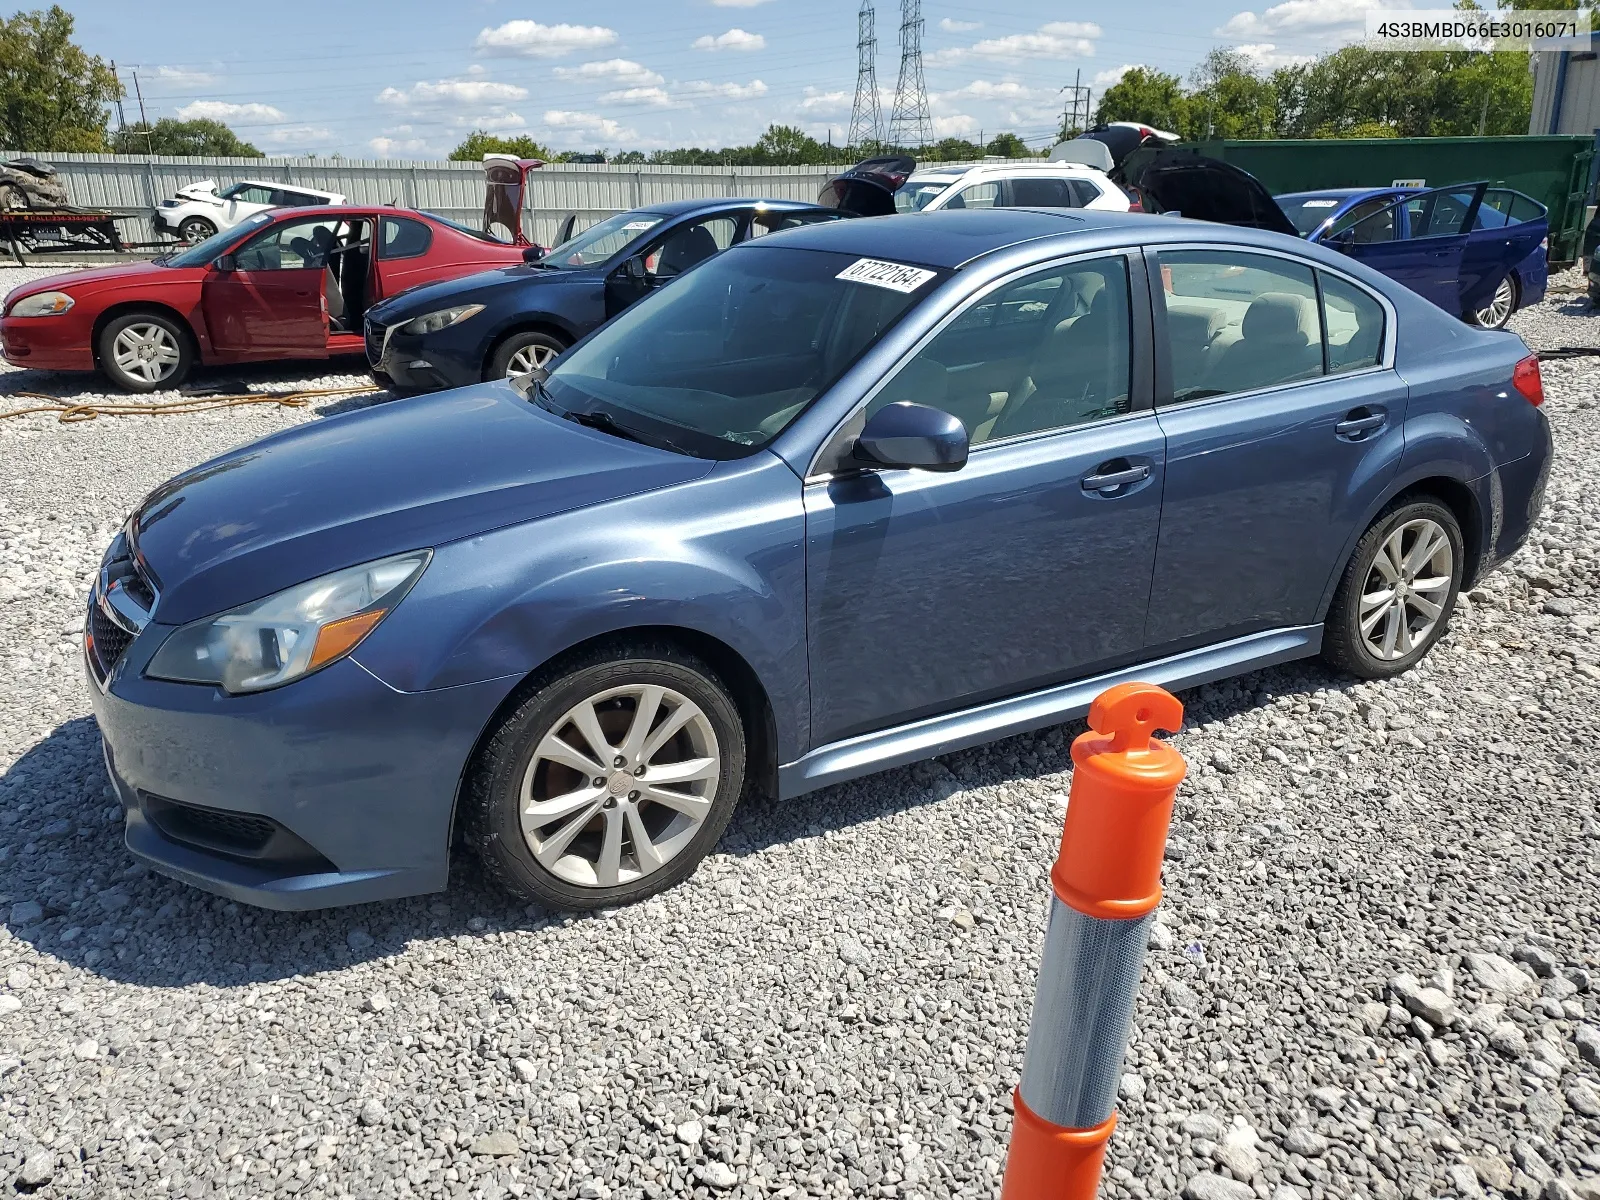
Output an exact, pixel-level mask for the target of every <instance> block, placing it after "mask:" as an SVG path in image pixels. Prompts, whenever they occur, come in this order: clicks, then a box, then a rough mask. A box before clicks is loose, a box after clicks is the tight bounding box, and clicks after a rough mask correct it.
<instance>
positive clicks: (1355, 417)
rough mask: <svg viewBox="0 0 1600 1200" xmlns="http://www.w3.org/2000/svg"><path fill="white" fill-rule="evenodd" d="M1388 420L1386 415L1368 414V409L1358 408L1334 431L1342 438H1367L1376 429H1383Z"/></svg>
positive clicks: (1335, 427)
mask: <svg viewBox="0 0 1600 1200" xmlns="http://www.w3.org/2000/svg"><path fill="white" fill-rule="evenodd" d="M1388 419H1389V417H1388V415H1387V414H1386V413H1381V412H1368V411H1367V410H1366V409H1363V408H1358V409H1356V410H1355V411H1354V412H1352V413H1351V414H1350V415H1349V416H1347V417H1345V419H1344V420H1342V421H1340V422H1339V423H1338V424H1337V425H1335V426H1334V427H1333V431H1334V433H1336V434H1338V435H1339V436H1340V437H1342V438H1360V437H1365V436H1366V435H1367V434H1369V433H1371V432H1372V431H1373V430H1374V429H1381V428H1382V427H1383V424H1384V422H1385V421H1387V420H1388Z"/></svg>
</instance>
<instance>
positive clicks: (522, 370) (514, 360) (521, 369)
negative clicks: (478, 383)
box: [483, 329, 567, 379]
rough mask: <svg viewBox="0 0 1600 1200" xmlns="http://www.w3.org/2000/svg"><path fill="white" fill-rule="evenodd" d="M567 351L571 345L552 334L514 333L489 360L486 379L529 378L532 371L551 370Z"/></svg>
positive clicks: (527, 331)
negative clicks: (557, 357)
mask: <svg viewBox="0 0 1600 1200" xmlns="http://www.w3.org/2000/svg"><path fill="white" fill-rule="evenodd" d="M566 348H567V344H566V343H565V342H563V341H562V340H561V339H560V338H558V337H555V336H554V335H552V334H548V333H540V332H539V331H537V330H533V329H527V330H524V331H522V332H521V333H513V334H512V335H511V336H510V337H508V338H506V340H505V341H503V342H501V343H500V344H499V345H498V346H496V347H495V349H494V353H493V354H491V355H490V356H489V366H488V368H487V369H486V370H485V371H484V373H483V377H484V378H485V379H510V378H512V377H514V376H517V375H526V374H527V373H528V372H529V371H533V370H537V369H538V368H540V367H548V366H549V365H550V364H551V363H553V362H555V360H556V356H557V355H558V354H560V353H561V352H562V351H563V350H565V349H566Z"/></svg>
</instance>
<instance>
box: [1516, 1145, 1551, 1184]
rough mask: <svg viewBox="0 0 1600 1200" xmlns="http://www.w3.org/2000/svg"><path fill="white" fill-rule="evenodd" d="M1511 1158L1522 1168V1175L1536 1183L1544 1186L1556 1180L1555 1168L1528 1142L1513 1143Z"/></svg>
mask: <svg viewBox="0 0 1600 1200" xmlns="http://www.w3.org/2000/svg"><path fill="white" fill-rule="evenodd" d="M1511 1158H1512V1161H1513V1162H1515V1163H1516V1164H1517V1166H1518V1167H1520V1168H1521V1170H1522V1173H1523V1174H1524V1175H1526V1176H1527V1177H1528V1178H1529V1179H1531V1180H1533V1181H1534V1182H1535V1183H1539V1184H1543V1183H1544V1182H1545V1181H1546V1180H1549V1179H1554V1178H1555V1175H1556V1172H1555V1168H1554V1167H1552V1166H1551V1165H1550V1164H1549V1163H1548V1162H1546V1161H1545V1160H1544V1157H1543V1156H1542V1155H1541V1154H1540V1153H1539V1152H1538V1151H1537V1150H1535V1149H1534V1148H1533V1147H1532V1146H1531V1145H1529V1144H1528V1143H1527V1142H1512V1143H1511Z"/></svg>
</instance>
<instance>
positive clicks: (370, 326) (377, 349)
mask: <svg viewBox="0 0 1600 1200" xmlns="http://www.w3.org/2000/svg"><path fill="white" fill-rule="evenodd" d="M364 341H365V345H366V352H367V366H368V367H370V368H371V369H372V375H373V378H374V379H376V380H377V381H378V382H379V383H380V384H382V385H383V386H384V387H392V388H394V389H396V390H398V391H403V392H438V391H443V390H444V389H446V388H457V387H466V386H468V385H469V384H474V383H482V382H483V371H482V367H481V365H480V364H479V363H477V362H476V361H470V362H469V361H468V360H467V357H466V356H464V355H461V354H459V353H457V352H456V351H454V350H452V349H450V348H449V347H446V346H443V345H441V344H440V342H441V339H440V338H438V337H435V338H433V339H431V340H430V339H429V338H427V337H426V336H425V335H421V334H406V333H401V332H400V330H399V329H398V328H396V327H392V326H391V327H385V326H383V325H380V324H378V323H377V322H374V321H372V320H371V319H370V318H369V319H368V321H367V323H366V328H365V330H364ZM424 343H428V344H426V345H425V344H424Z"/></svg>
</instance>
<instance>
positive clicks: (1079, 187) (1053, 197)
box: [818, 156, 1131, 216]
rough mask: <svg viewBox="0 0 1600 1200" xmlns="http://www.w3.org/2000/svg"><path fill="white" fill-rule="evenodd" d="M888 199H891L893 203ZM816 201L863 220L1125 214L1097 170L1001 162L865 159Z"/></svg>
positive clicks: (1123, 198)
mask: <svg viewBox="0 0 1600 1200" xmlns="http://www.w3.org/2000/svg"><path fill="white" fill-rule="evenodd" d="M891 197H892V200H891ZM818 202H819V203H821V204H824V205H827V206H829V207H832V208H838V209H841V210H843V211H846V212H852V213H856V214H858V215H861V216H877V215H888V214H889V213H892V212H894V213H917V212H934V211H935V210H937V209H942V208H1099V209H1111V210H1113V211H1115V212H1127V211H1129V209H1130V207H1131V203H1130V201H1129V200H1128V196H1127V194H1126V193H1125V192H1124V191H1123V190H1122V189H1121V188H1119V187H1118V186H1117V185H1116V184H1114V183H1112V182H1111V180H1110V179H1109V178H1108V177H1107V176H1106V173H1105V172H1104V171H1102V170H1099V169H1097V168H1095V167H1091V166H1085V165H1083V164H1082V163H1071V162H1019V161H1017V160H1014V159H999V160H996V161H993V162H982V163H978V164H976V165H975V166H970V167H959V166H950V167H946V166H941V165H938V164H930V165H929V166H927V167H924V168H923V169H922V170H920V171H919V170H916V169H915V164H914V163H913V162H912V160H911V159H909V158H901V157H898V156H891V157H884V158H877V159H868V160H867V161H866V162H862V163H858V164H857V165H856V166H854V167H852V168H851V169H850V170H848V171H846V172H845V173H844V174H843V175H839V176H836V177H835V178H833V179H831V180H829V181H828V183H827V184H826V185H825V186H824V188H823V191H822V195H821V196H820V197H819V198H818Z"/></svg>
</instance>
